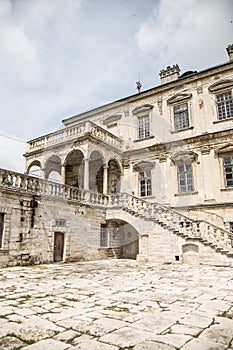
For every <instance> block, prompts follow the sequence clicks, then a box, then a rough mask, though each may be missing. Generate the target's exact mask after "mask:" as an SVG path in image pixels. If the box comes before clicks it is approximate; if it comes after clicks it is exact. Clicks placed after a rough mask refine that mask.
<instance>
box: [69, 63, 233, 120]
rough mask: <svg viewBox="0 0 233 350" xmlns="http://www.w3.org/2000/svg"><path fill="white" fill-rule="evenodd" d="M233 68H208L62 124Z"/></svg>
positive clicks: (104, 111)
mask: <svg viewBox="0 0 233 350" xmlns="http://www.w3.org/2000/svg"><path fill="white" fill-rule="evenodd" d="M232 66H233V61H230V62H226V63H223V64H220V65H217V66H214V67H210V68H207V69H205V70H202V71H200V72H198V73H196V74H195V75H193V76H187V77H183V78H179V79H177V80H175V81H171V82H168V83H166V84H162V85H158V86H156V87H154V88H152V89H149V90H146V91H142V92H141V93H140V94H134V95H131V96H128V97H125V98H122V99H120V100H117V101H113V102H110V103H107V104H105V105H102V106H100V107H97V108H94V109H91V110H89V111H86V112H84V113H80V114H77V115H75V116H72V117H69V118H66V119H63V121H62V122H63V124H64V125H67V126H68V125H74V124H76V123H77V122H78V121H81V120H88V119H90V117H93V116H96V114H100V113H106V112H107V111H109V110H111V109H113V108H115V109H117V108H120V107H122V106H124V105H127V104H128V103H130V102H137V101H141V100H143V99H145V98H147V97H151V96H152V95H154V94H158V95H159V94H161V93H162V92H165V91H167V90H170V89H173V88H175V87H176V88H182V86H183V85H184V84H187V82H188V83H193V82H195V81H197V80H200V79H202V78H205V77H209V76H211V75H213V74H218V73H220V72H224V71H227V70H229V68H231V67H232Z"/></svg>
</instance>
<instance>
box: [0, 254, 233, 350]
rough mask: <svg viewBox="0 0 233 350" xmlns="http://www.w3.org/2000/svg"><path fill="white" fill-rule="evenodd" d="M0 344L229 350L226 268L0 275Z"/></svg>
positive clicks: (122, 266)
mask: <svg viewBox="0 0 233 350" xmlns="http://www.w3.org/2000/svg"><path fill="white" fill-rule="evenodd" d="M0 283H1V291H0V316H1V320H0V324H1V327H0V348H1V349H4V350H7V349H23V350H42V349H48V350H50V349H51V350H55V349H61V350H62V349H64V350H65V349H67V350H68V349H70V350H72V349H73V350H74V349H81V350H87V349H88V350H121V349H131V350H149V349H151V350H152V349H153V350H155V349H158V350H176V349H180V350H197V349H198V350H199V349H201V350H203V349H204V350H210V349H218V350H221V349H228V350H232V349H233V331H232V330H233V308H232V302H233V292H232V291H233V281H232V269H231V268H230V267H214V266H193V267H192V269H190V266H189V265H185V264H183V265H181V264H177V263H174V264H169V265H167V264H166V265H161V264H153V265H152V264H148V263H147V264H139V263H137V261H134V260H123V259H121V260H104V261H93V262H76V263H66V264H49V265H37V266H30V267H20V266H17V267H8V268H5V269H2V270H1V273H0Z"/></svg>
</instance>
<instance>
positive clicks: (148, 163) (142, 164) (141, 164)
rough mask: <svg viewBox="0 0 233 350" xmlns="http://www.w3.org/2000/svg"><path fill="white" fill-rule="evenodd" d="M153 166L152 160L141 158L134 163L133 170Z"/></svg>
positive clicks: (148, 168)
mask: <svg viewBox="0 0 233 350" xmlns="http://www.w3.org/2000/svg"><path fill="white" fill-rule="evenodd" d="M154 166H155V162H153V161H152V160H146V159H145V160H141V161H139V162H137V163H135V164H134V166H133V171H143V170H151V169H152V168H153V167H154Z"/></svg>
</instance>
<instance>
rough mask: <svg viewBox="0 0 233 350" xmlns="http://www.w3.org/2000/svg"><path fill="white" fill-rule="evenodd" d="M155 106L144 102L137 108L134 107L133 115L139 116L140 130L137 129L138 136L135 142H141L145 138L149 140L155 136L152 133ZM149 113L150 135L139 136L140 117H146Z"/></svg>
mask: <svg viewBox="0 0 233 350" xmlns="http://www.w3.org/2000/svg"><path fill="white" fill-rule="evenodd" d="M153 108H154V106H153V105H151V104H149V103H147V104H144V105H142V106H138V107H136V108H134V110H133V111H132V113H133V115H134V116H135V117H137V124H138V131H137V136H136V140H135V141H134V142H139V141H143V140H147V139H150V138H153V137H154V136H153V135H152V133H151V125H152V109H153ZM147 115H148V118H149V135H148V136H146V137H139V119H140V118H142V117H145V116H147Z"/></svg>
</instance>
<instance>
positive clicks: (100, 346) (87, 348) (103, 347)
mask: <svg viewBox="0 0 233 350" xmlns="http://www.w3.org/2000/svg"><path fill="white" fill-rule="evenodd" d="M70 349H72V350H75V349H79V350H118V347H116V346H114V345H109V344H105V343H102V342H99V341H96V340H90V339H89V340H86V341H82V342H80V343H79V344H77V345H75V346H72V347H71V348H70Z"/></svg>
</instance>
